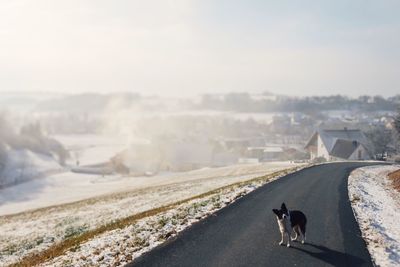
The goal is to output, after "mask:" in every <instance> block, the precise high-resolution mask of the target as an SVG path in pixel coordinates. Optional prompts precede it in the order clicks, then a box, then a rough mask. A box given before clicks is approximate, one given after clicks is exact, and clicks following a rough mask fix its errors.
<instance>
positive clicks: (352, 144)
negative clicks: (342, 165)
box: [329, 139, 360, 159]
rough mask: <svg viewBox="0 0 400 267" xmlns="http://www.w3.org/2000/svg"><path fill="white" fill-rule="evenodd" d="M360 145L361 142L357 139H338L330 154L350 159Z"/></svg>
mask: <svg viewBox="0 0 400 267" xmlns="http://www.w3.org/2000/svg"><path fill="white" fill-rule="evenodd" d="M358 146H360V143H359V142H357V141H350V140H343V139H338V140H336V142H335V145H334V146H333V148H332V151H331V152H330V153H329V154H330V155H331V156H334V157H337V158H342V159H348V158H349V157H350V156H351V154H353V152H354V151H355V150H356V149H357V147H358Z"/></svg>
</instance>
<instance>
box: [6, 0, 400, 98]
mask: <svg viewBox="0 0 400 267" xmlns="http://www.w3.org/2000/svg"><path fill="white" fill-rule="evenodd" d="M399 10H400V1H398V0H391V1H389V0H388V1H385V0H375V1H371V0H362V1H361V0H351V1H349V0H330V1H324V0H319V1H307V0H302V1H296V0H293V1H285V0H276V1H266V0H259V1H251V0H243V1H235V0H198V1H192V0H178V1H173V0H159V1H156V0H146V1H143V0H141V1H133V0H124V1H119V0H109V1H105V0H62V1H61V0H60V1H56V0H49V1H44V0H29V1H28V0H1V1H0V91H14V90H15V91H17V90H18V91H50V92H82V91H97V92H112V91H134V92H139V93H146V94H161V95H174V96H176V95H185V96H186V95H194V94H199V93H204V92H221V93H222V92H229V91H247V92H262V91H265V90H268V91H272V92H275V93H283V94H295V95H309V94H348V95H359V94H373V95H375V94H382V95H385V96H388V95H394V94H396V93H400V16H399Z"/></svg>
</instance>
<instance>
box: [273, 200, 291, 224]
mask: <svg viewBox="0 0 400 267" xmlns="http://www.w3.org/2000/svg"><path fill="white" fill-rule="evenodd" d="M272 211H273V212H274V213H275V215H276V217H277V218H278V220H284V219H286V218H288V217H289V211H288V209H287V208H286V205H285V203H282V205H281V209H279V210H278V209H273V210H272Z"/></svg>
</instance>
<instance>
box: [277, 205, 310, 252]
mask: <svg viewBox="0 0 400 267" xmlns="http://www.w3.org/2000/svg"><path fill="white" fill-rule="evenodd" d="M272 211H273V212H274V213H275V215H276V219H277V220H278V225H279V230H280V231H281V235H282V239H281V242H279V245H282V244H283V239H284V236H285V235H287V238H288V243H287V247H290V240H292V241H296V240H297V238H298V237H299V236H301V237H302V240H301V243H302V244H304V242H305V241H306V224H307V218H306V216H305V215H304V213H303V212H301V211H299V210H292V211H289V210H288V209H287V208H286V205H285V203H282V205H281V209H280V210H278V209H273V210H272ZM292 230H294V233H295V237H293V238H292V237H291V233H292Z"/></svg>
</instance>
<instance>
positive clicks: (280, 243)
mask: <svg viewBox="0 0 400 267" xmlns="http://www.w3.org/2000/svg"><path fill="white" fill-rule="evenodd" d="M283 235H284V233H283V232H281V242H279V246H282V244H283Z"/></svg>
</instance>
